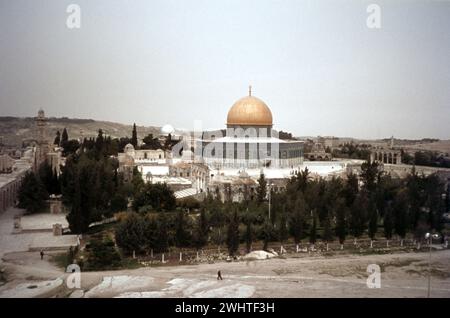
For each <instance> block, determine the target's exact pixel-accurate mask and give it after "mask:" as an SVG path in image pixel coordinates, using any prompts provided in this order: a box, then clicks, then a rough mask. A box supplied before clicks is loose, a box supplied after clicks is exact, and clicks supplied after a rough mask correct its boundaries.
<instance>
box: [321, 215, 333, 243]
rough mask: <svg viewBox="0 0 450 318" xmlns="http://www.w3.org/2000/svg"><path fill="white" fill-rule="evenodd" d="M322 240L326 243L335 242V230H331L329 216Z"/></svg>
mask: <svg viewBox="0 0 450 318" xmlns="http://www.w3.org/2000/svg"><path fill="white" fill-rule="evenodd" d="M322 238H323V240H324V241H325V242H331V241H333V230H332V228H331V220H330V216H327V217H326V218H325V220H324V224H323V236H322Z"/></svg>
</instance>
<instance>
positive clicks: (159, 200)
mask: <svg viewBox="0 0 450 318" xmlns="http://www.w3.org/2000/svg"><path fill="white" fill-rule="evenodd" d="M138 189H139V190H138V193H137V194H136V196H135V198H134V201H133V209H134V210H135V211H139V208H141V207H143V206H151V207H152V208H153V209H154V210H156V211H162V210H165V211H171V210H173V209H175V207H176V199H175V195H174V194H173V191H172V190H171V189H170V188H169V187H168V186H167V184H165V183H162V184H161V183H157V184H151V183H147V184H145V185H143V186H140V188H138Z"/></svg>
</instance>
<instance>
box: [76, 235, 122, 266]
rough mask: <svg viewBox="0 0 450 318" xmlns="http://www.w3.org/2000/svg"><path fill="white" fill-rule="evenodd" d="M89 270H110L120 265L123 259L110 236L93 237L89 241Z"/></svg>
mask: <svg viewBox="0 0 450 318" xmlns="http://www.w3.org/2000/svg"><path fill="white" fill-rule="evenodd" d="M89 245H90V247H89V253H88V258H87V264H86V268H85V269H87V270H109V269H114V268H117V267H119V266H120V263H121V259H120V255H119V253H118V252H117V250H116V248H115V246H114V242H113V241H112V240H111V239H110V238H106V239H93V240H91V241H90V242H89Z"/></svg>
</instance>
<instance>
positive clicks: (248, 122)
mask: <svg viewBox="0 0 450 318" xmlns="http://www.w3.org/2000/svg"><path fill="white" fill-rule="evenodd" d="M227 125H236V126H272V112H271V111H270V109H269V107H268V106H267V105H266V103H264V102H263V101H262V100H260V99H259V98H256V97H254V96H251V93H250V95H249V96H246V97H244V98H241V99H240V100H238V101H237V102H236V103H234V105H233V106H232V107H231V108H230V110H229V112H228V117H227Z"/></svg>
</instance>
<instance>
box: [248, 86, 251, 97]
mask: <svg viewBox="0 0 450 318" xmlns="http://www.w3.org/2000/svg"><path fill="white" fill-rule="evenodd" d="M248 96H252V85H249V86H248Z"/></svg>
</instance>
